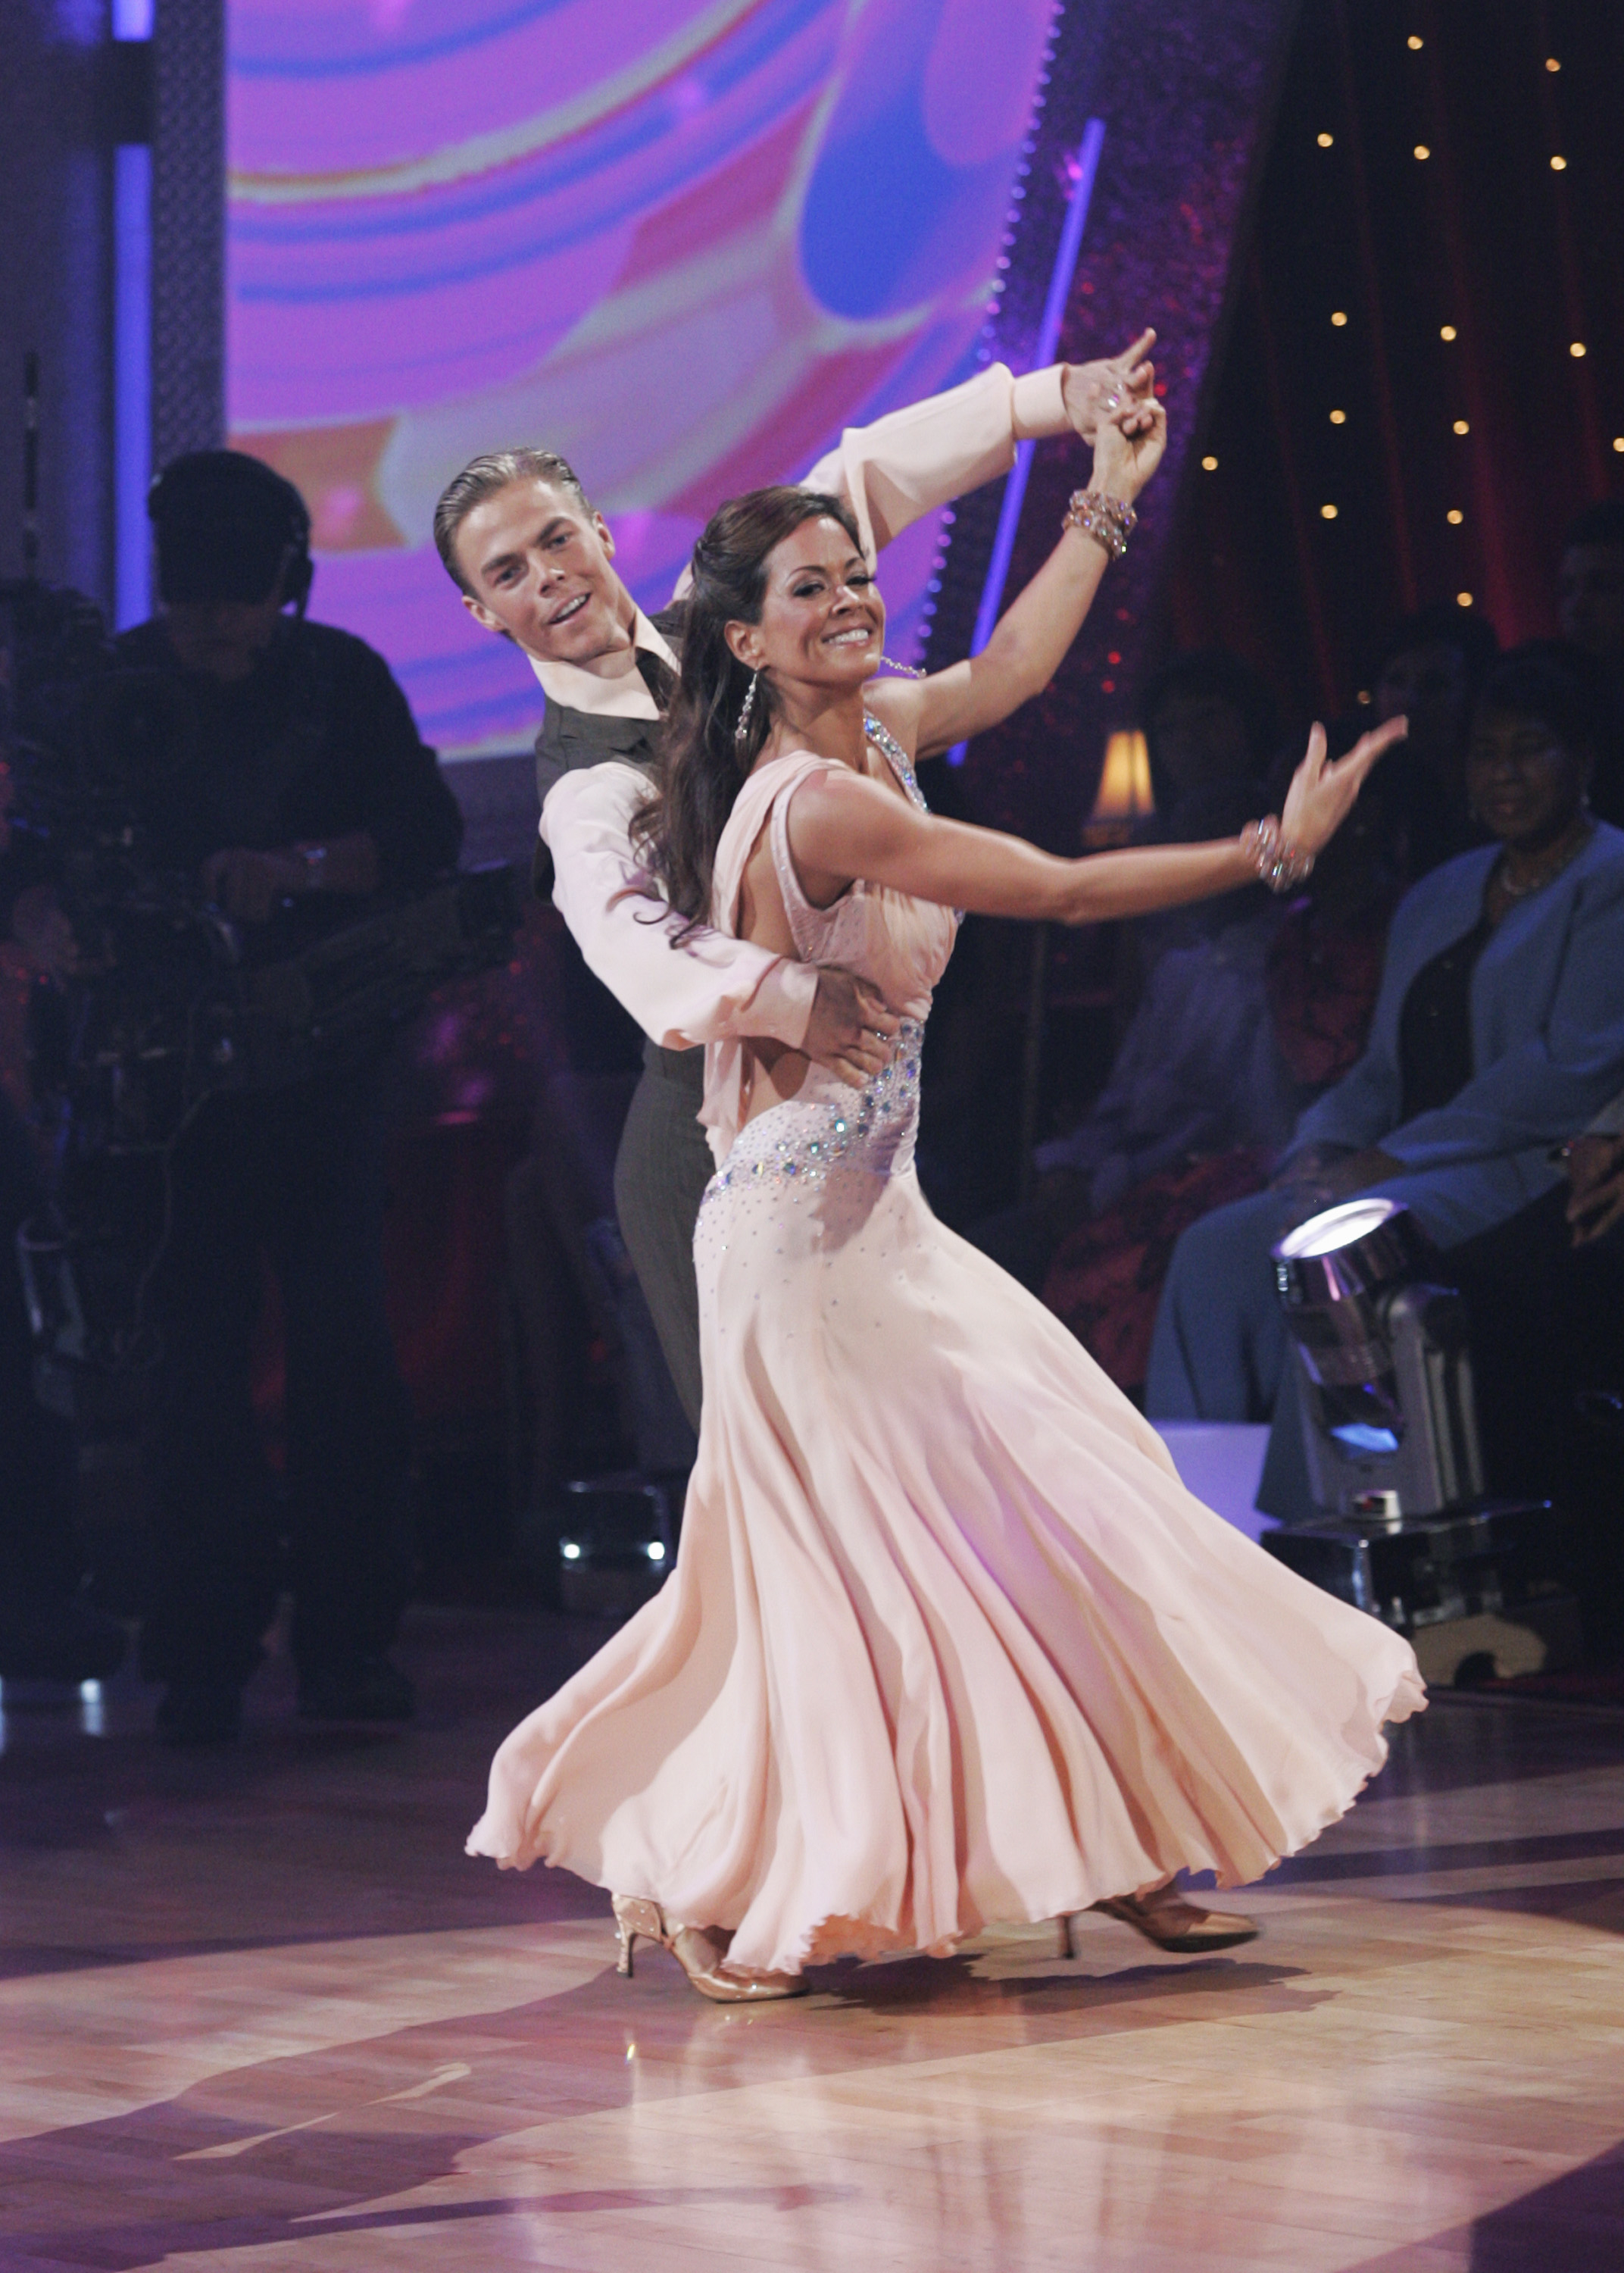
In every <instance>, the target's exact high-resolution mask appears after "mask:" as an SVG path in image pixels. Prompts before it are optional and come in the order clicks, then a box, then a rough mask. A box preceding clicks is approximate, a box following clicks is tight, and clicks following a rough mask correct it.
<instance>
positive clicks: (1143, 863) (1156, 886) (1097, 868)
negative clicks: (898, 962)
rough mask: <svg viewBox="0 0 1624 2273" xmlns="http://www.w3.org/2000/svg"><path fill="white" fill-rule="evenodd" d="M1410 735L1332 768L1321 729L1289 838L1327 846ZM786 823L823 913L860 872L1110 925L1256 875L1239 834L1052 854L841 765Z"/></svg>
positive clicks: (992, 908) (817, 783)
mask: <svg viewBox="0 0 1624 2273" xmlns="http://www.w3.org/2000/svg"><path fill="white" fill-rule="evenodd" d="M1404 731H1405V722H1404V721H1403V719H1402V718H1396V719H1393V720H1392V721H1390V722H1389V724H1387V725H1384V726H1380V727H1378V728H1377V729H1376V730H1375V731H1374V732H1373V733H1369V734H1366V735H1365V736H1364V738H1363V739H1362V740H1360V741H1359V742H1358V743H1357V744H1356V745H1355V746H1354V747H1353V748H1352V749H1351V751H1350V752H1349V753H1348V754H1347V756H1346V757H1345V758H1343V759H1340V760H1339V761H1337V763H1336V764H1335V765H1328V764H1327V763H1326V759H1325V735H1324V731H1323V730H1322V729H1321V728H1320V727H1318V726H1316V727H1315V728H1314V730H1313V733H1312V734H1311V735H1310V737H1309V741H1308V754H1307V755H1306V757H1305V758H1304V760H1303V762H1302V764H1301V765H1300V766H1299V767H1298V769H1297V772H1296V774H1295V775H1294V776H1293V777H1292V782H1291V791H1290V792H1289V794H1288V796H1287V799H1286V805H1285V813H1284V815H1283V833H1284V836H1285V839H1286V841H1287V843H1288V844H1290V845H1291V848H1292V850H1293V851H1297V852H1299V853H1307V854H1313V853H1317V852H1318V851H1321V848H1322V847H1323V846H1324V845H1325V844H1328V843H1329V841H1330V839H1331V837H1332V836H1334V835H1335V834H1336V829H1338V828H1339V827H1340V825H1341V823H1342V822H1343V820H1344V819H1345V818H1346V817H1347V815H1348V814H1349V813H1350V812H1351V809H1352V806H1353V802H1354V799H1356V798H1357V797H1358V793H1359V789H1360V786H1361V784H1363V782H1364V779H1365V776H1366V774H1367V773H1368V772H1369V771H1370V769H1371V767H1372V766H1373V765H1374V763H1375V761H1376V760H1377V759H1378V758H1379V757H1380V756H1381V753H1382V752H1383V750H1385V749H1386V748H1387V747H1388V745H1389V743H1392V742H1394V741H1396V740H1397V739H1399V737H1400V736H1401V735H1402V734H1403V732H1404ZM789 827H790V851H791V852H792V853H793V854H794V856H795V863H796V866H797V870H798V871H799V873H800V876H801V881H802V883H803V885H804V886H805V890H806V892H807V895H808V896H809V897H810V898H811V899H812V901H813V902H814V903H815V904H819V905H821V906H825V907H827V906H828V905H830V904H832V903H833V902H834V900H836V899H838V897H839V896H840V895H841V893H842V891H844V890H845V889H846V887H847V886H848V884H849V883H851V882H852V881H854V880H856V879H857V878H858V877H862V878H864V879H866V881H869V882H870V883H874V884H884V885H888V886H889V887H890V888H891V889H893V890H894V891H899V892H908V893H911V894H912V895H913V896H914V897H915V898H917V899H922V900H935V901H938V902H939V903H940V904H941V905H942V906H944V907H958V908H966V909H968V910H969V911H970V912H971V913H972V914H975V915H987V916H1018V917H1030V918H1035V919H1040V920H1044V921H1047V922H1050V923H1063V924H1087V923H1106V922H1110V921H1111V920H1113V919H1116V918H1118V917H1122V916H1139V915H1149V914H1150V913H1151V912H1152V911H1154V910H1156V909H1157V908H1171V907H1178V906H1180V905H1181V904H1183V903H1185V902H1186V901H1188V900H1203V899H1207V898H1209V897H1210V896H1212V895H1213V894H1215V893H1218V892H1232V891H1234V890H1235V889H1237V888H1238V887H1239V886H1240V885H1242V884H1249V883H1254V882H1255V881H1257V875H1258V868H1257V863H1256V859H1255V857H1254V854H1253V853H1252V852H1250V851H1248V850H1247V849H1246V848H1245V847H1244V846H1243V845H1242V844H1241V843H1240V841H1239V839H1238V838H1235V837H1228V838H1220V839H1219V840H1218V841H1217V842H1216V843H1215V844H1165V845H1160V844H1158V845H1144V846H1140V847H1136V848H1134V849H1132V850H1130V851H1124V852H1096V853H1092V854H1089V855H1088V856H1087V857H1085V858H1084V859H1081V860H1060V859H1056V858H1055V857H1054V856H1053V854H1051V853H1048V852H1040V851H1038V849H1037V846H1036V845H1034V844H1025V843H1023V842H1022V839H1021V838H1020V837H1018V836H1004V835H1003V834H1002V833H1001V832H1000V831H999V830H998V829H977V828H972V827H970V826H969V824H967V823H966V822H963V821H944V820H940V819H939V818H937V817H936V816H935V815H933V814H925V813H921V812H919V811H918V810H917V808H916V807H915V806H911V805H907V804H904V802H903V801H902V799H901V798H899V797H896V796H894V794H893V793H892V792H891V791H889V790H887V789H884V788H882V787H881V786H880V785H879V784H878V783H876V782H872V781H870V780H868V779H867V778H865V777H864V776H863V775H861V774H857V773H848V772H846V771H845V770H844V769H834V768H831V769H828V770H827V771H820V772H818V773H814V774H809V775H808V776H807V777H806V779H805V781H804V782H803V783H802V784H801V785H800V787H799V788H798V789H797V791H796V793H795V797H794V799H793V801H792V803H791V805H790V818H789Z"/></svg>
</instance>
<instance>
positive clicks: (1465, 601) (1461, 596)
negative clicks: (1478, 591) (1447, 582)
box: [1455, 592, 1471, 608]
mask: <svg viewBox="0 0 1624 2273" xmlns="http://www.w3.org/2000/svg"><path fill="white" fill-rule="evenodd" d="M1455 604H1456V607H1457V608H1470V607H1471V593H1470V592H1457V593H1456V596H1455Z"/></svg>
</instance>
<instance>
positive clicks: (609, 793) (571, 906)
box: [542, 761, 818, 1050]
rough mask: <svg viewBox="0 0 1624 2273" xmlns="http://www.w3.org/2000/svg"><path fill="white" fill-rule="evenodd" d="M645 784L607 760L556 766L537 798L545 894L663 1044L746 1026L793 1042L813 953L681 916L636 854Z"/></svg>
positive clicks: (808, 997) (811, 988)
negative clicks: (635, 826) (799, 957)
mask: <svg viewBox="0 0 1624 2273" xmlns="http://www.w3.org/2000/svg"><path fill="white" fill-rule="evenodd" d="M647 788H648V784H647V780H646V778H645V777H644V776H643V775H642V774H640V772H638V771H637V769H635V768H634V767H632V766H627V765H618V764H616V763H615V762H613V761H608V762H606V763H604V764H602V765H597V766H589V767H586V768H584V769H581V770H580V771H579V772H575V773H568V774H565V776H564V777H563V779H562V780H561V781H559V782H558V784H556V785H555V786H554V788H553V789H552V790H551V791H550V792H549V794H548V799H547V802H546V804H545V806H543V808H542V836H543V839H544V840H545V842H546V844H547V846H548V849H549V850H550V852H551V854H552V859H553V865H554V869H555V871H556V874H555V881H554V884H553V895H552V896H553V905H554V906H555V907H556V908H557V909H558V912H559V914H560V915H562V917H563V918H564V920H565V923H566V924H567V925H568V926H569V927H570V931H571V933H572V934H573V937H574V940H575V941H576V944H577V945H578V946H579V947H580V951H581V953H582V955H583V956H585V957H586V960H587V965H588V967H589V968H590V969H591V971H593V972H594V973H595V976H596V977H597V978H599V979H602V982H603V984H604V985H605V986H607V987H608V988H609V990H610V993H611V994H614V995H615V996H616V997H617V1000H618V1001H621V1002H622V1003H623V1004H624V1005H625V1008H626V1009H628V1010H629V1011H630V1012H631V1014H632V1016H633V1017H634V1018H635V1019H636V1020H637V1022H638V1024H639V1025H640V1026H641V1027H642V1029H643V1031H644V1032H645V1033H646V1034H647V1035H648V1036H649V1038H650V1039H651V1040H653V1041H655V1042H658V1043H659V1044H660V1046H661V1047H662V1048H663V1049H668V1050H682V1049H692V1048H696V1047H698V1046H700V1045H701V1044H703V1043H706V1042H722V1041H730V1040H738V1039H744V1038H745V1037H751V1038H755V1039H771V1040H773V1041H779V1042H782V1043H784V1044H785V1045H786V1046H788V1047H789V1048H790V1049H800V1048H801V1047H802V1046H803V1045H804V1044H805V1039H806V1029H807V1024H808V1022H809V1021H810V1019H811V1016H812V998H813V996H814V995H815V994H816V993H817V991H818V971H817V966H816V965H815V964H805V963H797V962H794V961H793V960H791V959H790V957H788V956H782V955H774V954H771V953H769V951H768V950H767V949H766V948H762V947H757V946H755V945H753V944H752V942H751V941H749V940H743V939H728V938H725V937H724V936H723V935H722V933H720V932H716V931H712V930H711V929H710V928H709V927H708V926H706V925H700V926H698V927H697V928H696V929H694V930H692V931H691V932H689V933H687V934H686V935H685V937H684V938H683V939H682V940H681V942H680V944H678V943H677V933H678V931H679V930H680V929H681V927H682V919H681V918H680V917H679V916H677V914H675V913H674V912H673V911H672V910H671V909H670V908H669V907H667V906H666V904H665V903H664V901H663V900H662V898H661V897H660V896H659V892H658V888H657V887H656V885H655V882H654V881H653V880H652V878H651V877H650V876H649V875H648V874H647V870H645V869H644V868H643V867H642V866H640V864H639V862H638V860H637V858H636V855H635V853H634V851H633V850H632V820H633V818H634V816H635V814H636V813H637V809H638V807H639V806H640V804H641V802H642V800H643V799H644V797H645V796H646V795H647Z"/></svg>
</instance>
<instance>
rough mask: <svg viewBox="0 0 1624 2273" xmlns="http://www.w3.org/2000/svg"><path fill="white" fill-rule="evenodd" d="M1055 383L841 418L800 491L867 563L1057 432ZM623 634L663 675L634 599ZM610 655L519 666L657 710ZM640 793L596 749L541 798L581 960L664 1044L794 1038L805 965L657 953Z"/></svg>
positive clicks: (556, 695) (550, 684) (974, 388)
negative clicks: (847, 524) (832, 517)
mask: <svg viewBox="0 0 1624 2273" xmlns="http://www.w3.org/2000/svg"><path fill="white" fill-rule="evenodd" d="M1061 381H1062V368H1061V366H1060V365H1059V364H1054V365H1051V367H1050V368H1049V369H1048V370H1046V371H1029V372H1028V373H1027V374H1026V376H1025V377H1024V378H1022V379H1015V378H1013V377H1012V376H1011V374H1010V372H1009V371H1008V369H1007V366H1006V365H1004V364H992V365H991V366H990V367H989V368H988V369H987V370H986V371H980V372H978V373H977V376H976V377H975V378H974V379H967V380H966V381H965V382H964V384H963V385H962V386H955V387H954V388H952V389H951V390H950V391H949V392H948V393H947V394H938V395H932V397H931V398H930V399H929V400H928V401H924V402H916V403H912V404H910V405H909V408H908V409H905V410H897V411H893V412H891V413H890V414H889V415H888V416H886V417H884V418H879V419H876V421H875V422H874V424H872V426H854V427H849V428H848V429H847V431H846V432H845V433H844V434H843V435H842V437H841V439H840V442H839V444H838V446H836V447H835V448H834V449H833V450H831V451H830V452H829V453H828V454H827V456H826V457H823V458H820V459H819V461H818V463H817V464H816V465H815V466H814V467H813V468H812V471H811V473H810V474H808V475H807V476H806V480H805V487H806V488H808V489H814V490H827V491H832V492H833V493H834V494H835V495H838V496H843V497H844V498H845V499H847V500H848V502H849V505H850V506H851V508H852V511H853V513H854V514H856V516H857V527H858V529H859V530H860V532H861V533H862V536H863V540H864V550H865V551H867V553H868V555H869V558H870V559H871V560H872V559H873V557H874V555H875V553H876V552H877V551H879V549H880V547H881V546H883V545H886V544H889V543H890V542H891V540H892V538H893V537H894V536H900V535H901V533H902V530H903V529H906V528H908V527H909V524H910V523H911V522H913V521H917V520H918V519H919V518H920V517H921V515H922V514H926V513H930V512H932V511H933V510H934V509H935V508H936V507H937V506H942V505H946V504H947V502H948V501H949V499H953V498H955V497H961V496H962V495H963V494H964V493H965V492H966V491H969V490H974V489H979V488H980V487H981V485H982V484H983V483H984V482H990V481H994V480H996V479H997V478H998V476H999V475H1000V474H1006V473H1007V472H1008V470H1009V469H1010V467H1011V465H1012V464H1013V463H1014V449H1015V444H1016V443H1017V442H1020V441H1024V440H1027V439H1038V438H1040V437H1042V436H1044V435H1050V434H1061V433H1064V432H1065V431H1066V427H1067V424H1068V421H1067V419H1066V408H1065V403H1064V401H1063V398H1062V393H1061ZM685 581H686V579H684V581H683V582H681V583H679V584H678V586H677V595H678V596H680V594H681V592H682V590H683V589H685ZM632 638H633V643H634V646H635V647H637V648H645V649H650V650H651V651H652V652H653V653H655V654H656V655H658V656H662V658H663V660H664V661H665V662H666V663H668V664H670V666H671V667H672V669H673V670H675V668H676V667H677V658H676V656H674V655H673V654H672V653H671V650H670V647H669V646H668V645H667V643H666V641H665V640H664V639H662V636H661V634H660V633H659V632H658V630H657V629H656V628H655V626H654V625H653V624H652V623H650V621H649V620H648V619H647V616H646V615H644V613H643V612H642V611H641V609H639V610H638V611H637V616H636V619H635V623H634V625H633V630H632ZM614 660H615V662H616V663H617V664H624V668H623V669H620V668H617V669H616V670H615V671H613V672H612V673H610V674H609V675H604V674H602V673H600V672H598V671H586V670H583V669H582V668H581V667H580V665H579V664H569V663H553V662H548V661H544V660H543V658H541V657H540V656H531V657H530V664H531V668H532V669H533V670H534V671H535V675H536V677H537V678H538V679H540V680H541V682H542V686H543V691H544V692H545V694H546V696H547V699H548V701H550V702H558V703H562V704H564V705H565V707H566V708H568V709H573V710H583V711H587V712H593V713H596V714H597V715H599V716H602V715H605V714H607V715H609V716H615V717H621V718H655V717H657V716H659V711H658V708H657V706H656V704H655V700H654V697H653V695H652V694H650V693H649V691H648V689H647V686H645V684H644V682H643V679H642V676H641V674H640V671H638V669H637V665H636V661H635V656H634V655H633V653H632V650H631V649H628V650H627V651H626V653H625V656H624V657H617V658H614ZM647 791H648V784H647V777H646V776H645V775H643V774H642V773H641V772H640V770H639V769H638V768H637V767H635V766H633V765H631V764H628V763H627V762H625V761H624V760H620V759H614V758H610V759H606V760H605V761H604V762H603V763H602V764H601V765H596V766H588V767H584V768H580V769H576V770H573V771H572V772H569V773H566V774H565V775H564V776H563V777H562V779H560V780H559V781H558V782H556V783H555V784H553V786H552V788H551V789H550V791H548V793H547V802H546V804H545V805H544V806H543V808H542V820H541V832H542V836H543V838H544V839H545V841H546V844H547V846H548V849H549V850H550V852H551V854H552V859H553V867H554V870H555V874H556V879H557V881H556V882H555V884H554V888H553V904H554V906H555V907H556V908H557V909H558V911H559V913H560V914H561V915H562V916H563V918H564V920H565V923H566V924H567V925H568V926H569V927H570V930H571V932H572V933H573V934H574V937H575V941H576V943H577V945H578V946H579V947H580V951H581V953H582V955H583V956H585V958H586V960H587V965H588V967H589V968H590V969H591V970H592V971H594V972H595V974H596V976H597V977H598V978H599V979H602V981H603V984H604V985H605V986H607V987H608V988H609V990H610V993H611V994H613V995H615V996H616V998H617V1000H618V1001H620V1002H622V1003H623V1004H624V1005H625V1008H626V1009H628V1010H629V1011H630V1012H631V1014H632V1016H633V1017H634V1018H635V1019H636V1020H637V1022H638V1024H639V1025H640V1026H641V1027H642V1029H643V1031H644V1032H645V1033H646V1034H647V1035H648V1036H649V1037H650V1038H651V1039H653V1040H655V1041H656V1042H658V1043H659V1044H661V1046H662V1047H664V1048H666V1049H689V1048H694V1047H698V1046H700V1045H702V1044H704V1043H707V1042H720V1041H725V1040H728V1039H737V1038H742V1037H744V1036H746V1035H758V1036H762V1037H770V1038H771V1039H774V1040H775V1041H780V1042H783V1043H786V1044H787V1045H788V1046H789V1047H790V1048H791V1049H798V1048H799V1047H800V1046H801V1045H802V1043H803V1042H804V1041H805V1039H806V1027H807V1022H808V1020H809V1019H810V1017H811V1016H812V998H813V996H814V994H816V993H817V988H818V973H817V970H816V968H815V967H814V966H813V965H812V964H803V963H797V962H796V961H794V960H793V959H792V958H791V957H789V956H780V955H773V954H769V953H768V951H767V949H765V948H760V947H757V946H755V945H753V944H752V941H749V940H745V939H728V938H725V937H724V936H723V935H722V933H720V932H715V931H712V930H710V929H709V928H708V926H703V925H701V926H697V927H696V928H695V929H694V930H693V931H692V932H691V933H690V934H688V936H687V938H686V939H685V941H683V942H682V944H681V945H680V946H679V947H676V948H673V946H672V935H673V934H674V932H675V931H676V930H677V928H679V920H680V919H677V917H675V916H672V915H669V914H668V915H667V916H665V917H664V918H663V919H662V918H661V917H660V916H659V914H658V906H659V901H660V894H659V886H658V884H657V882H656V881H655V879H654V878H653V877H652V876H651V875H650V874H649V873H648V871H647V868H646V867H645V866H643V865H642V863H641V862H640V860H639V859H638V857H637V855H636V852H635V851H633V849H632V834H631V830H632V817H633V815H634V814H636V812H637V809H638V806H640V803H641V802H642V800H643V799H644V798H645V797H646V796H647Z"/></svg>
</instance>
